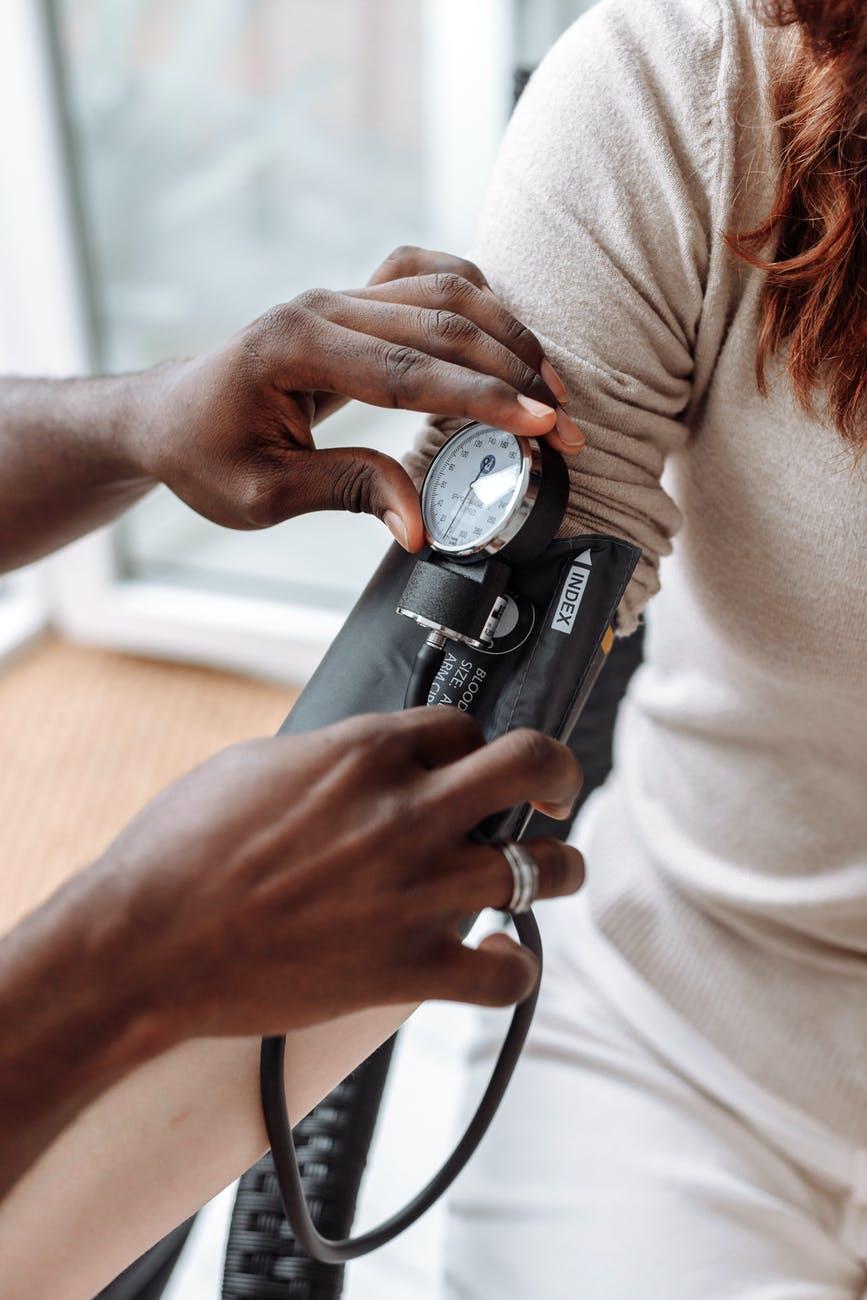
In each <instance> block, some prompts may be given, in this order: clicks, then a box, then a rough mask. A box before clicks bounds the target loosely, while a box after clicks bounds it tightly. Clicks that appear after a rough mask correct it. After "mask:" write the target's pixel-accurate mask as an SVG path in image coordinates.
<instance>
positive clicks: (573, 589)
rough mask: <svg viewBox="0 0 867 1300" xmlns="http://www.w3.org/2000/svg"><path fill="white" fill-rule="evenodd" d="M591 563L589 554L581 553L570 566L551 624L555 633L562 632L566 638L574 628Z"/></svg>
mask: <svg viewBox="0 0 867 1300" xmlns="http://www.w3.org/2000/svg"><path fill="white" fill-rule="evenodd" d="M592 562H593V561H592V558H591V555H590V552H589V551H582V552H581V554H580V555H578V556H576V557H575V559H574V560H573V561H572V563H571V564H570V566H569V572H568V573H567V574H566V579H565V581H564V583H563V587H562V590H561V592H560V599H559V600H558V602H557V608H556V609H555V611H554V618H553V621H552V623H551V627H552V629H553V630H554V631H555V632H563V633H565V635H566V636H568V635H569V633H570V632H571V631H572V629H573V627H574V626H575V619H576V617H577V614H578V609H579V606H580V604H581V601H582V600H583V598H584V592H585V591H586V590H587V580H588V578H589V577H590V566H591V564H592Z"/></svg>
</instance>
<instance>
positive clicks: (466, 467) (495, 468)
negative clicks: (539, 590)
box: [421, 425, 529, 554]
mask: <svg viewBox="0 0 867 1300" xmlns="http://www.w3.org/2000/svg"><path fill="white" fill-rule="evenodd" d="M528 473H529V471H528V468H527V457H526V455H525V452H524V450H523V448H522V447H521V444H520V442H519V440H518V439H517V438H515V437H514V436H513V435H512V434H511V433H504V432H503V430H502V429H492V428H488V427H486V426H480V425H472V426H470V427H469V428H468V429H465V430H464V431H463V432H459V433H456V434H455V435H454V437H452V438H451V439H449V441H448V442H447V443H446V444H445V446H444V447H443V448H442V449H441V450H440V451H439V452H438V453H437V455H436V457H435V458H434V460H433V461H432V462H431V466H430V469H429V470H428V472H427V477H426V478H425V481H424V486H423V488H422V496H421V508H422V515H423V517H424V524H425V528H426V530H427V535H428V540H429V541H430V542H431V544H432V545H433V546H435V547H437V549H439V550H442V551H446V552H452V553H457V554H463V553H465V552H474V551H480V550H483V549H484V548H485V547H487V546H490V545H491V544H492V543H495V542H496V541H497V540H498V539H500V538H503V539H505V534H506V531H507V527H508V525H509V523H510V521H511V519H512V516H513V515H514V513H515V510H516V509H517V507H519V506H520V504H521V502H522V500H523V496H524V492H525V490H526V487H527V481H528Z"/></svg>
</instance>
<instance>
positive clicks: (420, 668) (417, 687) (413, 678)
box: [403, 640, 444, 709]
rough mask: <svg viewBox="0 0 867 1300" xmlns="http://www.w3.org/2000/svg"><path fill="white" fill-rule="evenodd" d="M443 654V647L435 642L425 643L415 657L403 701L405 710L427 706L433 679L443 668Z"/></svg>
mask: <svg viewBox="0 0 867 1300" xmlns="http://www.w3.org/2000/svg"><path fill="white" fill-rule="evenodd" d="M443 654H444V650H443V647H442V646H441V645H438V644H437V643H436V642H434V641H430V640H428V641H425V643H424V645H423V646H422V647H421V649H420V650H419V652H418V654H417V655H416V657H415V663H414V664H413V666H412V672H411V673H410V675H409V681H408V682H407V684H406V695H405V696H404V699H403V707H404V708H405V709H416V708H419V707H420V706H421V705H424V704H427V702H428V699H429V698H430V688H431V686H432V685H433V679H434V678H435V677H436V675H437V673H438V672H439V670H440V668H441V667H442V662H443Z"/></svg>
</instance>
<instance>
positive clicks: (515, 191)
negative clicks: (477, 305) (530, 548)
mask: <svg viewBox="0 0 867 1300" xmlns="http://www.w3.org/2000/svg"><path fill="white" fill-rule="evenodd" d="M721 43H722V34H721V23H720V20H719V13H718V11H717V9H716V6H715V4H714V3H713V2H712V0H675V2H674V3H672V2H671V0H667V2H666V3H665V4H663V3H656V4H650V3H646V4H641V5H636V4H635V3H634V0H613V2H612V0H605V2H604V3H603V4H601V5H600V6H599V7H598V9H596V10H594V11H592V12H591V13H589V14H588V15H586V16H585V17H584V18H582V19H581V20H579V22H578V23H576V24H575V25H574V26H573V27H572V28H571V29H570V31H569V32H567V34H566V35H565V36H564V37H563V39H562V40H561V41H560V42H559V43H558V45H557V46H555V48H554V50H553V51H552V52H551V53H550V54H549V55H548V57H547V58H546V60H545V61H544V63H543V64H542V66H541V68H540V69H539V71H538V72H537V73H536V74H535V76H534V77H533V79H532V80H531V82H530V84H529V86H528V87H527V90H526V91H525V93H524V96H523V98H522V100H521V102H520V103H519V105H518V107H517V109H516V111H515V114H514V117H513V119H512V122H511V124H510V126H509V129H508V131H507V133H506V137H505V140H504V142H503V146H502V149H501V152H500V156H499V159H498V162H497V166H496V169H495V172H494V176H493V178H492V181H491V184H490V187H489V190H488V193H487V196H486V200H485V204H484V207H483V211H482V214H481V218H480V222H479V226H478V232H477V237H476V240H475V243H474V247H473V252H472V255H473V257H474V259H475V260H476V261H477V262H478V263H479V265H480V266H481V267H482V269H483V271H484V273H485V275H486V276H487V277H488V280H489V281H490V283H491V285H492V288H493V289H494V291H495V292H496V293H497V294H498V295H499V296H500V297H501V298H502V299H503V300H504V301H505V303H506V304H507V305H508V307H509V308H510V309H511V310H512V311H513V312H514V314H515V315H516V316H517V317H518V318H519V319H521V320H522V321H523V322H525V323H526V324H527V325H528V326H529V327H530V328H531V329H533V330H534V332H535V333H536V334H537V335H538V336H539V337H540V338H541V340H542V342H543V344H544V346H545V348H546V351H547V353H548V355H549V357H550V358H551V360H552V362H553V363H554V365H555V366H556V367H557V369H558V371H559V372H560V374H561V375H562V377H563V379H564V380H565V382H566V384H567V386H568V388H569V392H570V402H569V411H570V413H571V414H572V415H573V416H574V418H575V419H576V420H577V422H578V424H579V425H580V426H581V428H582V429H583V430H584V432H585V434H586V435H587V445H586V448H585V449H584V450H583V451H582V452H581V453H580V454H579V455H578V456H576V457H574V458H572V460H571V463H570V478H571V488H572V491H571V497H570V504H569V510H568V514H567V518H566V521H565V524H564V529H563V531H564V532H566V533H572V534H576V533H580V532H596V533H601V532H605V533H613V534H616V535H618V536H622V537H626V538H627V539H628V540H630V541H632V542H634V543H635V544H636V545H638V546H640V547H641V550H642V561H641V563H640V564H639V567H638V569H637V571H636V575H635V577H634V579H633V581H632V583H631V585H630V588H629V591H628V592H627V595H626V598H625V600H624V603H623V606H622V607H621V612H620V619H621V630H622V631H629V630H631V628H632V627H633V626H634V625H635V621H636V619H637V615H638V613H639V611H640V609H641V606H642V605H643V604H644V602H645V601H646V600H647V598H648V596H649V595H651V594H652V593H653V592H654V591H655V590H656V589H657V586H658V580H657V567H658V561H659V557H660V556H661V555H663V554H665V553H667V551H668V550H670V541H671V537H672V534H673V533H674V532H675V530H676V528H677V526H678V523H679V515H678V511H677V508H676V506H675V505H674V503H673V501H672V500H671V499H670V497H669V496H668V495H667V494H666V493H665V491H664V490H663V488H662V486H661V485H660V476H661V473H662V468H663V464H664V461H665V458H666V456H667V455H668V454H669V453H670V452H671V451H673V450H675V449H677V448H678V447H680V446H682V445H683V444H684V443H685V441H686V438H687V433H688V430H687V426H686V423H685V421H684V414H685V412H686V410H687V407H688V406H689V404H690V400H691V398H692V396H693V374H694V354H695V347H696V341H697V336H698V331H699V325H700V321H701V316H702V307H703V301H704V291H705V285H706V281H707V274H708V266H709V261H710V257H711V254H712V242H713V238H714V236H713V233H712V232H713V226H714V221H715V219H716V215H715V213H714V212H713V191H714V184H715V174H716V171H717V168H718V159H717V153H718V150H719V148H720V141H719V138H718V137H719V127H718V121H717V114H718V103H717V96H716V83H717V78H718V73H719V65H720V47H721ZM441 439H442V427H441V426H439V427H438V425H437V423H436V422H434V423H433V424H432V425H431V426H429V427H428V429H427V430H426V431H425V433H424V434H423V435H422V438H421V439H420V441H419V444H418V445H417V447H416V449H415V451H414V452H413V454H412V456H411V458H410V469H411V472H414V473H415V474H416V475H418V474H420V472H421V471H422V470H423V467H424V464H425V463H426V462H427V460H428V459H429V457H430V455H431V454H432V452H433V450H434V449H435V447H436V445H437V444H438V442H439V441H441Z"/></svg>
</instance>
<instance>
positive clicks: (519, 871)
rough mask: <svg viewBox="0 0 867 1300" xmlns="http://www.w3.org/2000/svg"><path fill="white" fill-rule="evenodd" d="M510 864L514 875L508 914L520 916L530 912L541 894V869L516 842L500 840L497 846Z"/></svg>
mask: <svg viewBox="0 0 867 1300" xmlns="http://www.w3.org/2000/svg"><path fill="white" fill-rule="evenodd" d="M495 847H496V848H498V849H499V850H500V852H501V853H502V855H503V857H504V858H505V859H506V861H507V862H508V864H509V870H510V871H511V873H512V897H511V898H510V900H509V904H508V906H507V907H506V909H505V910H506V911H507V912H512V913H513V914H515V915H516V916H520V915H521V913H522V912H529V910H530V908H531V907H532V906H533V904H534V903H535V901H536V899H537V897H538V894H539V867H538V864H537V863H536V861H535V859H534V858H533V855H532V854H531V853H528V852H527V850H526V849H525V848H524V846H523V844H518V843H516V841H515V840H498V841H497V844H496V846H495Z"/></svg>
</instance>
